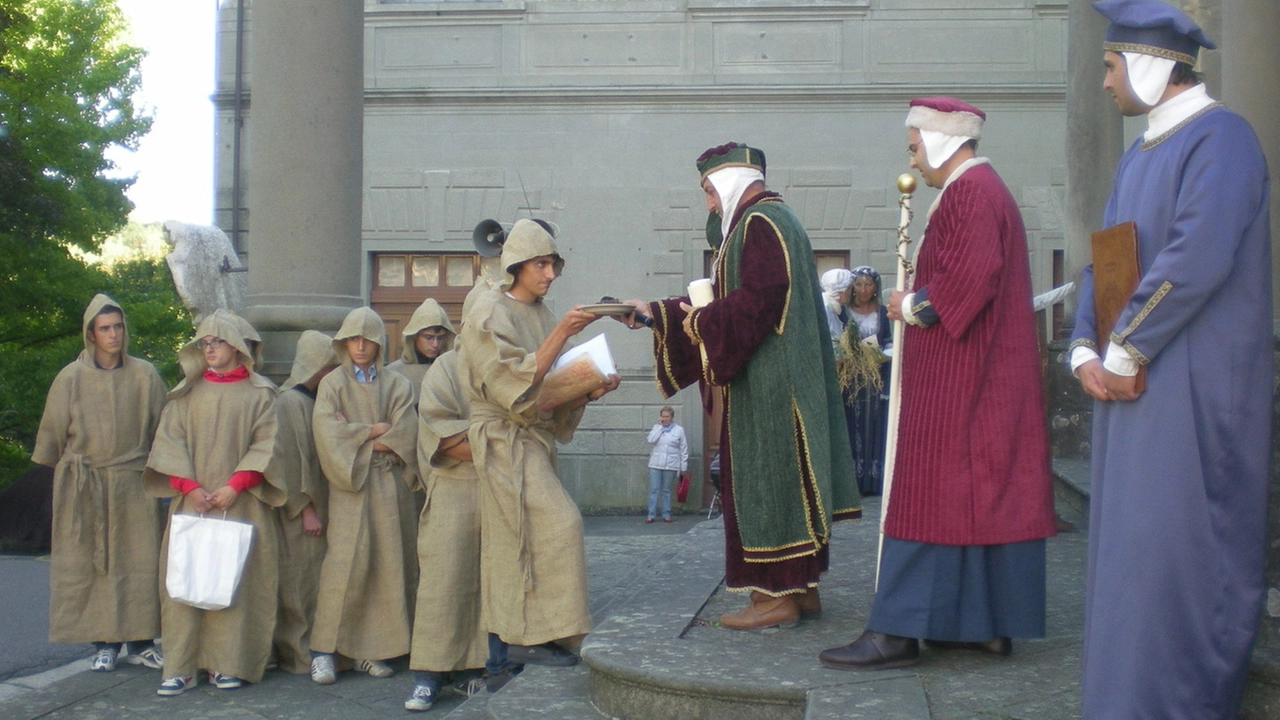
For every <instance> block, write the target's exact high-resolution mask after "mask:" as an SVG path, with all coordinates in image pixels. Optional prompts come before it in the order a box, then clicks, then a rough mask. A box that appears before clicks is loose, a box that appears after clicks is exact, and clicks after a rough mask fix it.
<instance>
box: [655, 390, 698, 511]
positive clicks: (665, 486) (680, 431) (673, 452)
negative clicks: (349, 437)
mask: <svg viewBox="0 0 1280 720" xmlns="http://www.w3.org/2000/svg"><path fill="white" fill-rule="evenodd" d="M675 417H676V411H675V410H674V409H673V408H672V407H671V406H670V405H667V406H665V407H663V408H662V410H661V411H660V412H659V413H658V424H657V425H654V426H653V429H652V430H650V431H649V444H650V445H652V446H653V452H651V453H649V517H648V518H647V519H646V520H645V522H646V523H651V522H653V519H654V518H655V517H656V516H657V509H658V495H659V494H661V495H662V521H663V522H671V486H672V484H673V483H675V481H676V475H678V474H680V473H682V472H685V471H686V470H688V469H689V442H688V440H687V439H686V438H685V436H684V428H682V427H680V426H679V425H677V424H675V422H674V420H675Z"/></svg>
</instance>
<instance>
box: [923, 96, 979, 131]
mask: <svg viewBox="0 0 1280 720" xmlns="http://www.w3.org/2000/svg"><path fill="white" fill-rule="evenodd" d="M986 119H987V114H986V113H984V112H982V111H981V110H979V109H978V108H976V107H974V106H972V105H970V104H969V103H967V102H964V101H963V100H957V99H955V98H951V97H930V98H916V99H915V100H912V101H911V109H910V110H908V111H907V127H909V128H916V129H918V130H930V131H932V132H940V133H943V134H946V135H954V136H956V137H969V138H973V139H975V140H977V139H979V138H980V137H982V123H983V121H984V120H986Z"/></svg>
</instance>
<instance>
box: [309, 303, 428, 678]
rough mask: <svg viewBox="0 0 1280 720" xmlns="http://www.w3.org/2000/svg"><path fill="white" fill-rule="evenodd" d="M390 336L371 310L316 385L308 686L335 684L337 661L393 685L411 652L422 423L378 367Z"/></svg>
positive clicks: (400, 383) (397, 379)
mask: <svg viewBox="0 0 1280 720" xmlns="http://www.w3.org/2000/svg"><path fill="white" fill-rule="evenodd" d="M385 341H386V327H385V326H384V325H383V323H382V318H380V317H378V314H377V313H375V312H374V311H373V310H371V309H369V308H367V307H360V308H356V309H355V310H352V311H351V312H350V313H349V314H348V315H347V318H346V320H344V321H343V323H342V327H341V328H339V330H338V332H337V334H336V335H334V341H333V349H334V352H335V353H337V356H338V360H339V362H340V363H341V366H340V367H339V368H338V369H336V370H334V371H333V372H331V373H329V374H328V375H327V376H325V378H324V379H323V380H321V381H320V387H319V391H318V393H317V395H316V407H315V413H314V420H313V428H314V431H315V440H316V452H317V453H318V454H319V457H320V466H321V468H323V470H324V474H325V477H326V478H327V479H328V481H329V525H328V528H327V530H326V535H327V539H328V550H327V551H326V552H325V557H324V566H323V568H322V569H321V571H320V598H319V601H318V603H317V606H316V620H315V625H314V626H313V627H312V630H311V650H312V655H313V656H312V661H311V679H312V680H314V681H315V682H317V683H319V684H322V685H327V684H329V683H332V682H334V681H335V679H336V676H335V670H336V667H335V665H334V655H335V654H339V653H340V654H342V655H343V656H345V657H348V658H351V659H353V660H355V668H356V670H358V671H360V672H367V673H369V674H370V675H372V676H374V677H380V678H385V677H390V676H391V675H392V669H391V667H390V666H389V665H387V663H386V662H384V661H385V660H388V659H391V658H396V657H400V656H401V655H404V654H406V653H408V652H409V637H410V633H411V632H412V612H413V593H414V589H415V588H416V586H417V582H418V554H417V548H416V541H417V529H418V524H417V519H416V518H415V517H414V510H415V507H416V505H415V503H414V501H413V498H412V496H411V493H412V492H413V489H414V487H415V486H416V485H417V483H418V479H417V475H416V468H417V452H418V418H417V414H416V413H415V412H414V406H413V388H411V387H410V386H409V380H408V379H406V378H405V377H404V376H403V375H401V374H399V373H394V372H388V371H387V370H386V368H385V366H384V365H383V363H382V347H383V346H384V344H385Z"/></svg>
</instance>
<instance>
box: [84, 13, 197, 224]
mask: <svg viewBox="0 0 1280 720" xmlns="http://www.w3.org/2000/svg"><path fill="white" fill-rule="evenodd" d="M117 3H118V4H119V6H120V9H121V10H123V11H124V13H125V16H126V17H127V18H128V19H129V22H130V25H131V28H132V33H131V39H130V42H131V43H132V44H134V45H137V46H139V47H141V48H143V49H144V50H146V51H147V57H146V59H144V60H143V62H142V92H141V94H140V96H139V97H138V98H137V99H138V101H139V102H140V104H141V106H142V107H144V108H146V109H147V111H148V112H149V113H150V114H151V116H152V118H153V123H152V126H151V132H150V133H148V134H147V135H146V136H145V137H143V139H142V141H141V143H140V144H139V147H138V150H137V151H136V152H129V151H127V150H123V149H119V148H116V149H114V150H113V151H112V152H111V153H109V155H108V157H110V158H111V159H112V160H113V161H114V162H115V163H116V165H117V166H119V168H120V171H121V173H122V174H124V175H132V174H135V173H136V174H137V176H138V178H137V182H135V183H134V185H133V187H132V188H131V189H130V190H129V193H128V195H129V199H130V200H132V201H133V203H134V205H135V206H136V207H135V209H134V211H133V214H132V215H131V216H130V217H131V219H133V220H135V221H137V222H143V223H152V222H163V221H165V220H179V221H182V222H187V223H195V224H200V225H209V224H212V222H213V103H212V101H211V100H210V99H209V98H210V95H212V94H213V89H214V63H213V61H214V48H215V43H214V40H215V38H214V28H215V19H216V15H217V8H218V0H117Z"/></svg>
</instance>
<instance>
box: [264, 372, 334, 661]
mask: <svg viewBox="0 0 1280 720" xmlns="http://www.w3.org/2000/svg"><path fill="white" fill-rule="evenodd" d="M315 404H316V401H315V398H313V397H312V396H311V395H309V394H307V392H306V389H305V388H303V387H302V386H296V387H292V388H288V389H286V390H284V391H282V392H281V393H280V397H279V398H278V399H277V400H276V418H277V422H278V424H279V428H278V430H277V431H276V451H275V462H276V464H277V468H276V469H277V476H278V477H279V478H280V481H281V484H282V485H283V486H284V488H285V491H286V492H287V493H288V499H287V500H286V501H285V504H284V506H283V507H281V508H280V510H279V516H280V609H279V618H278V622H277V624H276V633H275V646H276V662H277V663H279V665H280V668H281V669H282V670H285V671H287V672H291V673H299V674H302V673H308V672H310V671H311V652H310V651H311V623H312V621H313V620H314V618H315V614H316V596H317V595H318V594H319V592H320V566H321V564H322V563H323V562H324V554H325V537H324V536H323V535H321V536H320V537H310V536H308V535H306V534H304V533H303V532H302V509H303V508H305V507H306V506H307V504H308V503H311V504H312V505H314V506H315V509H316V513H317V514H319V516H320V519H321V521H322V522H324V519H325V516H326V515H327V512H328V506H329V503H328V499H329V484H328V483H327V482H326V481H325V479H324V474H323V473H322V472H320V462H319V460H318V459H317V458H316V446H315V440H314V439H313V438H312V436H311V413H312V409H313V408H314V407H315Z"/></svg>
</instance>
